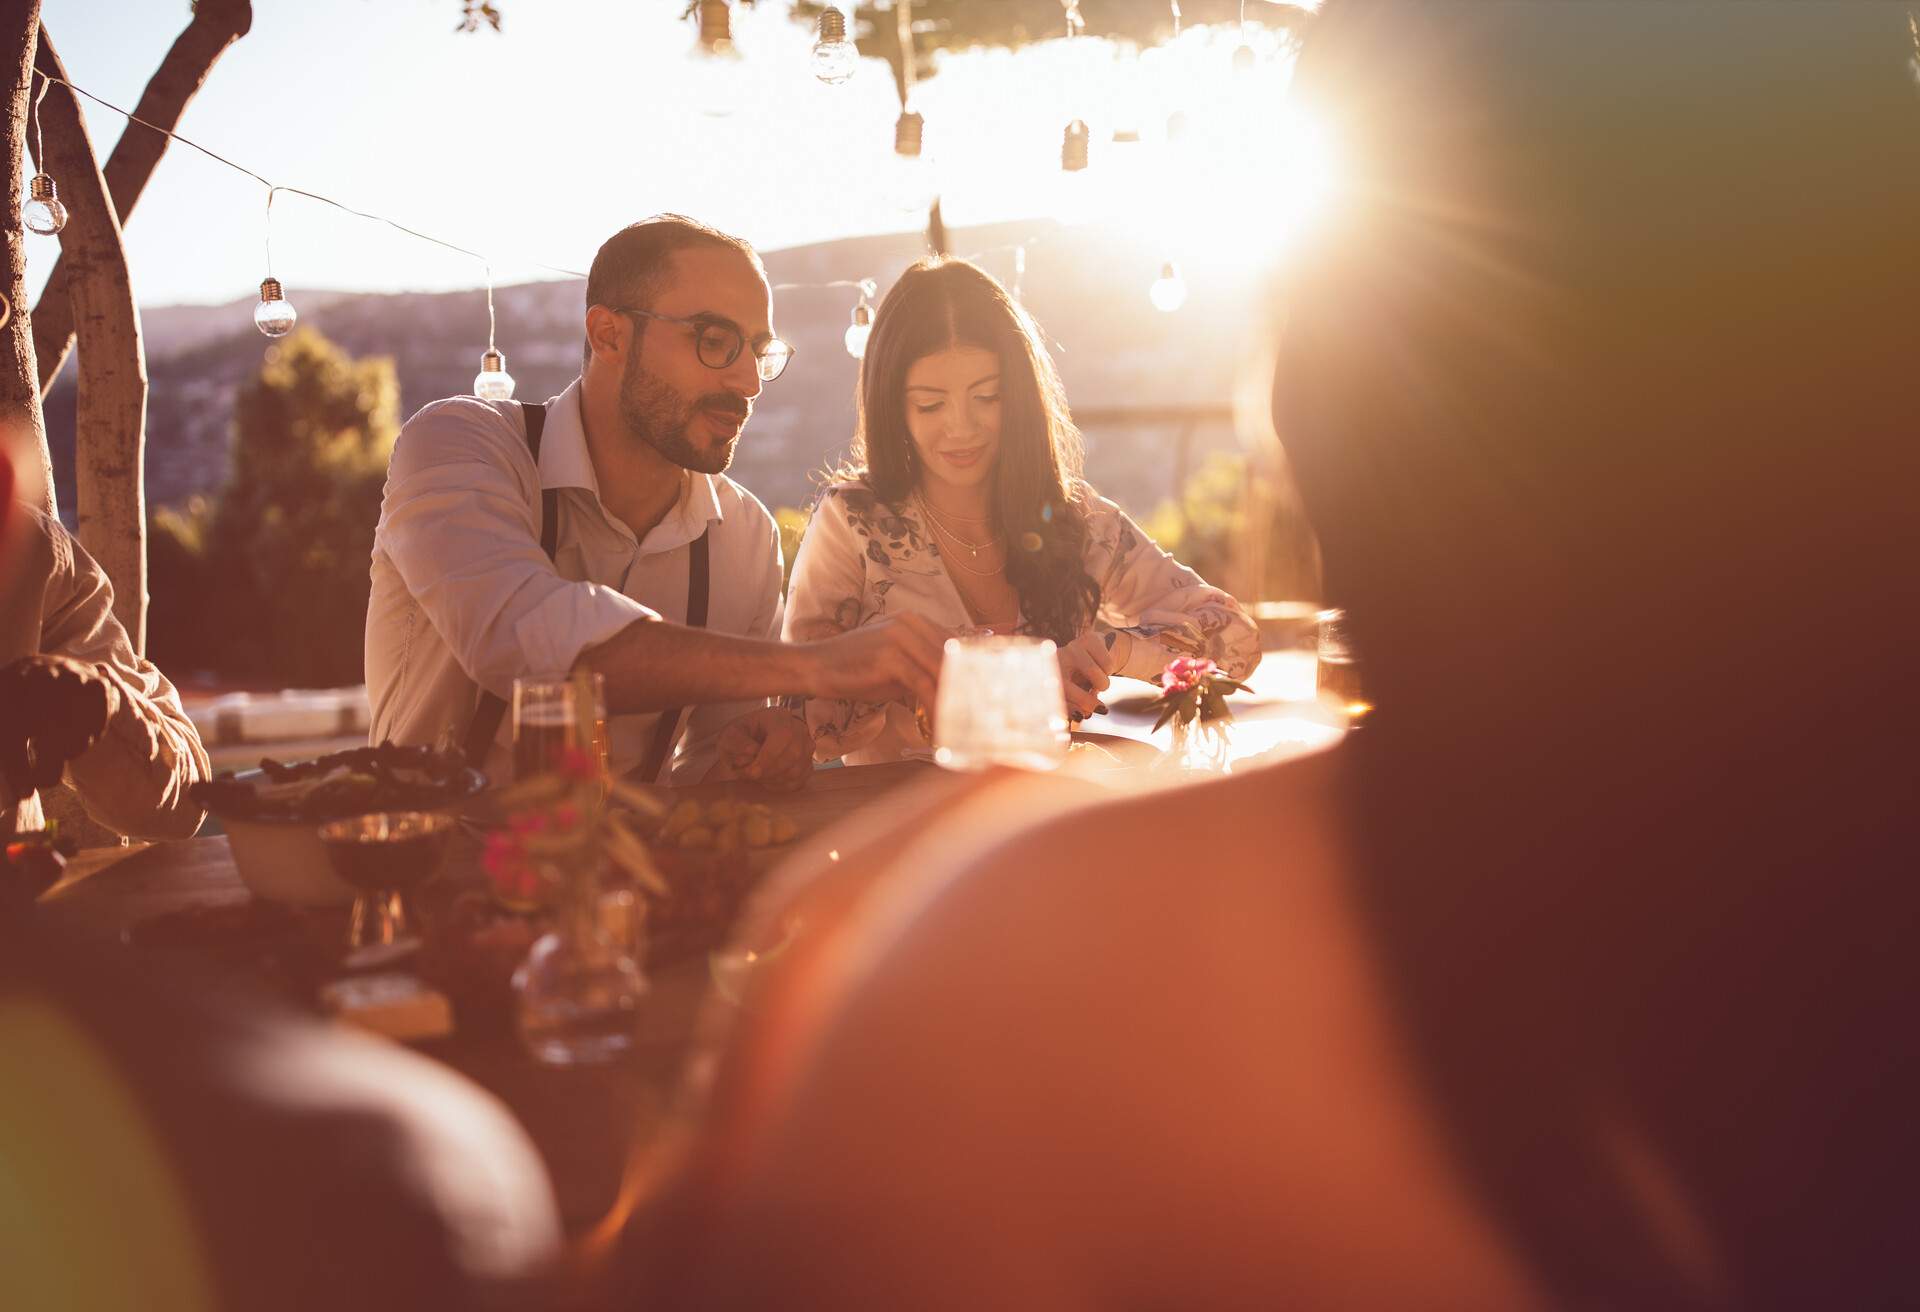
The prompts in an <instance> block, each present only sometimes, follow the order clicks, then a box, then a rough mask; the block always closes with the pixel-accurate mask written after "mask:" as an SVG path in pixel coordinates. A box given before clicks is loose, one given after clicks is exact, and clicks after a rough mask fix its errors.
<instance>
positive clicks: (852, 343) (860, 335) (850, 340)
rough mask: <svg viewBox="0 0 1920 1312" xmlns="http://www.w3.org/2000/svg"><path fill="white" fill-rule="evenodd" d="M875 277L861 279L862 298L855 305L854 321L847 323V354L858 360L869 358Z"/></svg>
mask: <svg viewBox="0 0 1920 1312" xmlns="http://www.w3.org/2000/svg"><path fill="white" fill-rule="evenodd" d="M874 290H875V288H874V285H873V279H871V278H862V279H861V280H860V299H859V301H857V302H856V303H855V304H854V307H853V322H852V323H850V324H848V325H847V354H848V355H850V356H852V357H853V358H854V359H856V360H864V359H866V358H867V338H869V337H871V336H872V335H873V302H872V301H871V300H869V299H868V298H869V297H871V296H872V295H873V293H874Z"/></svg>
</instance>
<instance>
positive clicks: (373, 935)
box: [320, 811, 457, 951]
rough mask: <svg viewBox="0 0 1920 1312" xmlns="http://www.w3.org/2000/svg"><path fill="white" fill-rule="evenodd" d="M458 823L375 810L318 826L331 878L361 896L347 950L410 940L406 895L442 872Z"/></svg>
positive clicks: (413, 813)
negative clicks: (358, 892)
mask: <svg viewBox="0 0 1920 1312" xmlns="http://www.w3.org/2000/svg"><path fill="white" fill-rule="evenodd" d="M456 823H457V822H456V821H455V820H454V818H453V817H452V816H450V815H442V814H435V813H433V812H428V811H376V812H374V813H373V814H371V815H355V816H348V817H346V818H345V819H341V820H330V821H328V822H327V823H326V824H324V825H321V826H320V843H321V845H322V846H323V847H325V848H326V850H327V859H328V860H329V861H331V862H332V863H333V868H334V871H335V873H337V874H338V875H339V876H340V878H342V879H344V880H345V881H346V882H347V883H349V884H351V885H353V887H354V888H356V889H358V890H359V891H360V896H359V897H358V898H356V899H355V900H354V904H353V921H352V924H351V925H350V926H349V927H348V930H347V947H348V948H349V949H352V950H354V951H359V950H362V949H365V948H372V947H392V946H397V945H400V944H404V943H407V942H409V941H412V940H413V939H414V937H415V936H414V932H413V925H412V916H411V914H410V910H409V908H408V906H407V895H408V894H410V893H411V892H412V891H413V890H414V889H417V888H419V887H420V886H421V885H422V884H424V883H426V882H427V881H428V880H429V879H431V878H433V876H434V874H435V873H436V872H438V871H439V869H440V862H441V860H442V859H443V858H444V857H445V856H446V852H447V842H448V840H449V839H450V838H452V836H453V831H454V828H455V826H456Z"/></svg>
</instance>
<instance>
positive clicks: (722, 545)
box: [366, 215, 940, 787]
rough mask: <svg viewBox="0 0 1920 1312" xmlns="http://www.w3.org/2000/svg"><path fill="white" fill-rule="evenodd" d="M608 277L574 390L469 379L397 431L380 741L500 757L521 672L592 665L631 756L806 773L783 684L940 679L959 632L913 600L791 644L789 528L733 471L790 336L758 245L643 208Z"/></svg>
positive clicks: (379, 569) (376, 732) (689, 767)
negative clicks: (490, 389)
mask: <svg viewBox="0 0 1920 1312" xmlns="http://www.w3.org/2000/svg"><path fill="white" fill-rule="evenodd" d="M586 300H587V305H586V317H585V329H586V347H585V353H584V354H585V358H584V363H583V365H582V368H581V371H580V376H579V377H578V378H577V379H575V380H574V381H573V382H572V383H571V384H569V385H568V387H567V388H566V390H565V391H563V392H561V393H560V395H559V396H557V397H554V398H553V399H552V400H550V401H548V402H546V403H545V404H543V405H523V404H519V403H515V402H510V401H484V400H481V399H480V398H478V397H471V396H468V397H454V398H451V399H448V400H444V401H436V402H434V403H433V404H431V405H429V406H427V407H426V408H424V409H423V410H421V411H420V412H419V413H418V414H416V415H414V416H413V417H412V418H411V419H409V420H408V421H407V423H406V426H405V427H404V428H402V429H401V431H400V436H399V439H398V441H397V442H396V443H395V445H394V449H393V457H392V461H391V463H390V466H389V468H388V472H387V486H386V493H385V498H384V503H383V505H382V507H381V512H380V524H379V528H378V529H377V531H376V533H375V537H374V546H373V592H372V598H371V601H370V602H369V605H368V609H367V630H366V664H367V687H368V693H369V695H370V697H371V699H372V705H373V722H372V735H371V736H372V740H373V741H374V742H381V741H383V740H389V739H390V740H392V741H394V742H398V743H425V744H432V745H445V744H449V743H451V744H458V745H461V746H464V747H465V748H466V750H467V754H468V756H469V757H470V758H472V759H473V760H474V762H475V763H476V764H480V765H484V767H485V768H486V769H487V770H488V772H489V773H490V774H491V775H492V776H493V778H494V779H495V780H497V781H499V780H504V779H506V778H507V777H508V774H509V771H510V765H509V762H510V760H511V754H512V728H511V725H510V723H509V721H508V717H507V716H506V714H505V708H506V699H507V698H509V697H510V696H511V694H512V689H513V681H514V679H515V678H516V677H524V676H532V677H558V676H561V675H564V674H566V673H568V672H569V671H571V670H574V669H575V668H585V669H590V670H594V671H597V672H598V673H600V674H602V675H603V676H604V677H605V680H606V695H607V702H608V706H607V711H608V714H609V723H608V726H607V755H608V761H609V764H610V765H611V767H612V769H613V770H614V771H615V772H617V773H619V774H623V775H629V776H639V777H641V778H642V779H643V781H644V782H648V783H651V782H654V781H655V780H657V779H663V778H665V777H667V776H668V775H669V774H671V776H672V777H673V778H675V779H677V780H679V781H680V782H689V781H692V782H698V781H699V780H700V779H701V778H729V777H740V778H746V779H753V780H756V781H759V782H761V783H765V784H769V785H771V786H774V787H798V786H799V785H801V784H802V783H804V782H805V780H806V779H807V777H808V775H809V774H810V773H811V770H812V767H813V759H812V752H811V750H810V745H809V742H808V738H807V731H806V725H805V723H804V722H803V721H802V720H801V719H800V717H799V715H798V714H797V713H795V712H794V711H792V710H789V709H784V708H781V707H775V706H769V705H768V704H767V699H768V698H770V697H782V696H795V695H804V694H814V695H820V696H835V697H839V696H855V697H881V698H885V697H892V696H899V695H905V694H909V693H912V694H924V695H927V696H929V697H930V696H931V690H932V687H933V680H934V678H935V676H936V675H937V673H938V669H939V640H940V635H939V634H937V633H935V632H934V631H933V630H932V628H931V626H929V625H927V624H925V623H924V622H923V621H920V620H918V619H914V618H906V619H902V620H899V621H895V622H893V623H889V624H886V625H882V626H878V627H876V628H873V629H871V630H867V631H863V632H861V633H858V634H850V635H847V636H846V637H843V638H839V639H834V640H829V641H825V642H815V643H806V644H798V645H789V644H783V643H781V642H780V641H779V637H780V606H781V597H780V585H781V562H780V533H779V530H778V528H777V527H776V526H775V524H774V520H773V516H772V515H770V514H768V513H767V509H766V507H765V506H763V505H761V504H760V502H759V501H758V500H756V499H755V498H754V497H753V495H752V494H751V493H749V492H748V491H747V490H746V489H744V488H742V487H741V486H740V485H739V484H737V483H735V482H734V481H733V480H732V479H730V478H728V477H726V474H725V471H726V469H727V467H728V466H729V465H730V464H731V463H732V461H733V452H734V447H735V445H736V444H737V443H738V442H739V440H740V435H741V432H742V430H743V429H744V427H745V425H746V423H747V420H748V419H749V417H750V416H751V415H752V413H753V403H754V400H755V398H757V397H758V396H759V394H760V390H761V388H762V386H763V385H764V384H766V383H768V382H771V381H773V380H774V379H775V378H777V377H779V375H780V373H781V372H782V370H784V369H785V367H786V364H787V360H788V358H789V357H790V356H791V354H792V348H791V347H789V346H788V345H787V344H786V343H785V342H782V341H781V340H780V339H779V338H777V337H775V336H774V335H773V326H772V319H773V299H772V292H771V290H770V289H769V287H768V285H767V278H766V272H765V270H764V269H763V268H762V266H761V263H760V257H759V256H758V255H756V254H755V253H754V251H753V248H752V247H750V246H748V245H747V244H746V243H745V242H743V241H741V240H739V239H738V238H736V237H730V236H727V235H726V234H724V233H721V232H718V231H716V230H714V229H712V228H709V227H707V226H705V225H704V224H699V223H695V222H694V221H693V220H691V219H685V218H681V217H679V216H677V215H662V216H658V217H656V218H652V219H648V220H645V221H643V222H640V223H635V224H632V225H630V226H628V227H626V228H623V229H622V230H621V231H619V232H617V233H615V234H614V235H613V236H612V237H610V238H608V239H607V241H606V242H605V243H604V244H603V245H602V246H601V248H600V250H599V252H598V253H597V254H596V255H595V256H594V260H593V267H592V269H591V271H590V272H589V274H588V277H587V289H586ZM686 707H692V708H693V709H692V711H691V713H690V714H687V715H686V716H685V721H684V726H683V723H682V715H683V708H686ZM676 751H677V753H678V756H677V759H676V756H675V753H676Z"/></svg>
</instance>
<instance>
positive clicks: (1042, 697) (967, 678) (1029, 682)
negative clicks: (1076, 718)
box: [933, 637, 1067, 770]
mask: <svg viewBox="0 0 1920 1312" xmlns="http://www.w3.org/2000/svg"><path fill="white" fill-rule="evenodd" d="M937 709H938V716H937V723H936V725H935V740H934V751H933V759H934V760H936V761H938V762H939V763H940V764H941V765H944V766H946V767H947V768H948V769H950V770H984V769H986V768H987V767H988V766H993V765H1013V766H1019V767H1021V768H1023V769H1028V770H1051V769H1053V768H1054V767H1055V766H1057V765H1059V764H1060V763H1061V762H1062V761H1064V760H1066V759H1067V702H1066V696H1065V694H1064V693H1063V692H1062V691H1061V688H1060V664H1059V659H1058V658H1057V657H1056V656H1055V655H1054V647H1053V644H1052V643H1051V642H1048V641H1045V640H1044V639H1039V638H1001V637H973V638H949V639H948V640H947V645H946V654H945V656H944V658H943V659H942V661H941V664H940V693H939V700H938V703H937Z"/></svg>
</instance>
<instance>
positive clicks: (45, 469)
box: [0, 0, 53, 514]
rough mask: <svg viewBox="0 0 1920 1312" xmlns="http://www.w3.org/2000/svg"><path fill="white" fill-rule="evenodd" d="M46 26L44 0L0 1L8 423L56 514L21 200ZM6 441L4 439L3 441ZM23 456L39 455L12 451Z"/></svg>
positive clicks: (3, 354)
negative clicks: (34, 463) (32, 449)
mask: <svg viewBox="0 0 1920 1312" xmlns="http://www.w3.org/2000/svg"><path fill="white" fill-rule="evenodd" d="M39 32H40V0H0V60H4V61H5V64H6V68H7V74H8V76H9V77H10V78H11V79H12V85H11V87H10V89H9V91H8V93H7V101H6V106H5V120H4V123H0V127H4V130H5V134H6V135H5V139H4V140H0V155H4V159H0V205H4V206H5V210H4V211H3V212H0V217H4V219H5V222H4V224H0V254H4V255H5V257H6V268H5V269H4V270H0V278H4V282H0V295H5V297H6V299H7V306H8V308H9V310H10V311H11V312H10V313H9V314H8V315H7V320H6V324H5V325H4V326H3V327H0V424H5V425H7V426H8V427H11V428H13V430H14V432H15V433H16V434H18V433H22V432H26V433H31V434H32V437H33V441H34V443H35V444H36V446H37V451H36V454H37V455H38V457H39V460H40V468H39V469H37V470H35V469H31V468H28V469H22V470H21V471H20V474H21V481H22V482H24V483H26V484H29V485H31V483H32V482H33V480H34V479H35V478H36V477H38V478H39V479H40V480H41V496H40V498H39V499H40V500H41V501H42V503H43V505H44V508H45V510H46V512H47V513H48V514H52V513H53V457H52V455H51V454H50V453H49V452H48V450H47V424H46V420H45V418H44V417H42V415H41V413H40V386H39V379H38V375H37V372H36V370H35V368H34V362H33V325H32V323H31V322H30V318H29V316H28V314H27V248H26V241H27V237H26V230H25V229H24V228H22V227H21V226H20V198H21V196H22V195H23V194H25V192H26V186H25V183H26V178H25V176H24V174H25V169H24V168H23V165H24V163H25V161H26V156H27V108H28V105H29V103H30V101H31V94H30V86H31V83H32V81H33V78H32V69H33V48H34V46H35V45H36V44H37V40H36V38H37V37H38V35H39ZM0 440H4V439H0ZM0 454H6V455H13V458H15V459H21V458H25V459H29V460H30V459H31V458H32V457H27V456H25V455H24V453H21V454H19V455H14V453H11V452H0Z"/></svg>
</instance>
